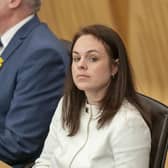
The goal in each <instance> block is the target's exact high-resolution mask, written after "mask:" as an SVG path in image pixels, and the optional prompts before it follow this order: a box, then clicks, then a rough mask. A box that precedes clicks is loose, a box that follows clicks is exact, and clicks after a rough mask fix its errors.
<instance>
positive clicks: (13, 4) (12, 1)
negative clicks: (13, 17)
mask: <svg viewBox="0 0 168 168" xmlns="http://www.w3.org/2000/svg"><path fill="white" fill-rule="evenodd" d="M21 3H22V0H9V7H10V8H11V9H13V8H17V7H18V6H20V5H21Z"/></svg>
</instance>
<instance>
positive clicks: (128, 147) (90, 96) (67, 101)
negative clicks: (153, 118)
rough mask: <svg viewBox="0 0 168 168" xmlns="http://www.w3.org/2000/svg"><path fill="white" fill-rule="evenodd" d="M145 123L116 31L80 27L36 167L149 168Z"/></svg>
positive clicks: (124, 51) (92, 26)
mask: <svg viewBox="0 0 168 168" xmlns="http://www.w3.org/2000/svg"><path fill="white" fill-rule="evenodd" d="M149 126H150V120H149V117H148V116H147V114H146V113H145V111H144V110H143V107H142V106H141V104H140V103H139V101H138V98H137V96H136V92H135V89H134V84H133V80H132V75H131V71H130V65H129V62H128V58H127V53H126V50H125V47H124V44H123V42H122V40H121V39H120V37H119V35H118V34H117V33H116V32H114V31H113V30H112V29H111V28H108V27H106V26H103V25H91V26H87V27H84V28H83V29H81V30H80V31H79V32H78V33H77V34H76V35H75V37H74V39H73V42H72V47H71V66H70V70H69V74H68V75H67V80H66V84H65V91H64V96H63V98H62V99H61V100H60V102H59V105H58V108H57V110H56V112H55V115H54V117H53V119H52V123H51V126H50V132H49V134H48V137H47V139H46V142H45V145H44V149H43V151H42V153H41V156H40V157H39V159H37V160H36V164H35V167H53V168H102V167H103V168H135V167H136V168H149V158H150V148H151V135H150V129H149Z"/></svg>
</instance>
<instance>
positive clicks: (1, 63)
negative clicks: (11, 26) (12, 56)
mask: <svg viewBox="0 0 168 168" xmlns="http://www.w3.org/2000/svg"><path fill="white" fill-rule="evenodd" d="M2 47H3V44H2V42H1V39H0V51H1V49H2ZM3 62H4V60H3V58H2V57H1V56H0V68H1V67H2V65H3Z"/></svg>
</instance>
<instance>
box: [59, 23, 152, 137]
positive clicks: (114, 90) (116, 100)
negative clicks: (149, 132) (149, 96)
mask: <svg viewBox="0 0 168 168" xmlns="http://www.w3.org/2000/svg"><path fill="white" fill-rule="evenodd" d="M84 35H92V36H93V37H95V38H96V39H98V40H99V41H100V42H102V44H103V45H104V47H105V50H106V52H107V53H108V56H109V58H110V60H111V63H112V64H114V60H116V59H117V60H119V64H118V72H117V73H116V75H115V76H114V77H111V78H112V79H111V83H110V85H109V87H108V88H107V91H106V94H105V96H104V98H103V99H102V100H101V102H100V109H101V114H100V117H99V118H98V123H97V126H98V128H99V129H100V128H101V127H102V126H104V125H105V124H108V122H109V121H111V119H112V118H113V117H114V115H115V114H116V113H117V111H118V109H119V108H120V106H121V104H122V102H123V100H124V99H127V100H128V101H129V102H130V103H131V104H133V105H134V106H135V107H136V108H137V109H138V110H139V111H140V113H141V115H142V116H143V118H144V119H145V121H146V123H147V124H148V126H149V127H150V123H151V122H150V117H149V116H148V113H146V111H145V110H144V109H143V106H142V105H141V103H140V101H139V99H138V97H137V93H136V90H135V86H134V82H133V77H132V72H131V67H130V63H129V61H128V56H127V51H126V48H125V45H124V43H123V41H122V39H121V38H120V36H119V35H118V33H116V32H115V31H114V30H113V29H111V28H110V27H107V26H104V25H89V26H86V27H83V28H82V29H80V31H79V32H77V33H76V34H75V36H74V38H73V40H72V45H71V50H70V67H69V71H68V74H67V77H66V80H65V89H64V97H63V106H62V125H63V128H68V130H69V136H73V135H75V134H76V133H77V132H78V130H79V127H80V117H81V111H82V110H81V109H82V108H83V107H84V105H85V103H86V101H87V98H86V96H85V93H84V91H82V90H79V89H78V88H77V87H76V86H75V84H74V82H73V79H72V71H71V65H72V51H73V48H74V45H75V43H76V41H77V40H78V39H79V38H80V37H81V36H84Z"/></svg>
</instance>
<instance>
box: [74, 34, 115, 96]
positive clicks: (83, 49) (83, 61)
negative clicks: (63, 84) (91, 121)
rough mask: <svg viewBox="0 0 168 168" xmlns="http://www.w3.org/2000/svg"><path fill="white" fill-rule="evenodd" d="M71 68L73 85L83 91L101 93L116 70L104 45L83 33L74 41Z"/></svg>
mask: <svg viewBox="0 0 168 168" xmlns="http://www.w3.org/2000/svg"><path fill="white" fill-rule="evenodd" d="M71 68H72V77H73V81H74V83H75V85H76V86H77V88H78V89H80V90H83V91H85V93H90V92H92V93H94V92H95V93H98V92H102V94H103V93H104V92H105V91H106V88H107V87H108V85H109V83H110V81H111V76H112V74H114V71H116V68H115V66H114V65H113V64H112V63H111V61H110V57H109V56H108V53H107V51H106V49H105V47H104V45H103V44H102V42H101V41H100V40H98V39H97V38H95V37H94V36H92V35H83V36H81V37H80V38H79V39H78V40H77V41H76V43H75V45H74V47H73V51H72V67H71Z"/></svg>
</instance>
